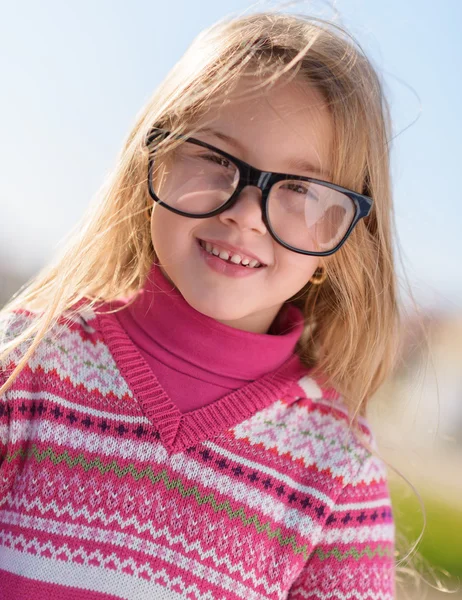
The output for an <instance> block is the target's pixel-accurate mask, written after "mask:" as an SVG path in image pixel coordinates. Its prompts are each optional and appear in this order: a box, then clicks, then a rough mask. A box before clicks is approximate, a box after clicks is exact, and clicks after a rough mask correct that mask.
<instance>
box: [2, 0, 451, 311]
mask: <svg viewBox="0 0 462 600" xmlns="http://www.w3.org/2000/svg"><path fill="white" fill-rule="evenodd" d="M2 4H3V5H2V19H1V22H0V67H1V74H2V94H1V97H0V131H1V132H2V134H1V138H0V158H1V164H2V168H1V169H0V203H1V214H2V217H3V218H2V236H1V239H0V261H2V262H3V263H5V264H7V265H8V266H9V267H10V268H16V269H17V270H18V271H19V272H20V273H21V274H22V275H23V276H29V275H30V274H31V273H33V272H34V271H35V270H37V269H38V268H39V267H40V266H41V265H42V264H44V263H45V262H46V261H47V260H48V259H49V258H50V257H51V256H52V254H53V252H54V251H55V249H56V247H57V246H58V244H59V242H60V240H61V239H62V238H63V237H64V236H65V235H66V233H67V232H68V231H69V230H70V229H71V228H72V227H73V226H74V224H75V223H76V222H77V220H78V219H79V217H80V216H81V215H82V213H83V212H84V210H85V208H86V206H87V205H88V203H89V201H90V199H91V197H92V196H93V195H94V194H95V192H96V191H97V189H98V187H99V186H100V184H101V183H102V181H103V179H104V177H105V175H106V174H107V173H108V171H109V170H110V169H111V167H112V165H113V163H114V159H115V156H116V155H117V153H118V151H119V148H120V146H121V143H122V141H123V139H124V138H125V136H126V134H127V133H128V131H129V129H130V127H131V126H132V124H133V123H134V120H135V115H136V114H137V112H138V111H139V109H140V108H141V106H142V105H143V104H144V103H145V101H146V100H147V99H148V98H149V96H150V95H151V93H152V91H153V90H154V89H155V87H156V85H157V84H158V83H159V82H160V81H161V80H162V78H163V77H164V76H165V75H166V74H167V72H168V71H169V70H170V68H171V67H172V66H173V64H174V63H175V62H176V61H177V60H178V59H179V58H180V56H181V55H182V53H183V52H184V51H185V49H186V48H187V47H188V45H189V44H190V42H191V41H192V39H193V38H194V37H195V35H197V34H198V33H199V31H200V30H201V29H202V28H204V27H205V26H208V25H210V24H211V23H213V22H214V21H215V20H217V19H219V18H221V17H223V16H225V15H227V14H230V13H240V12H242V11H244V10H258V9H260V10H263V9H265V8H268V7H273V6H274V3H265V2H259V3H254V4H252V3H250V2H244V1H240V0H231V1H229V2H227V3H225V2H217V1H214V2H211V1H210V0H196V2H191V1H190V0H189V1H187V0H181V1H180V0H170V1H169V2H166V3H160V2H156V1H155V0H154V1H152V0H151V2H147V1H145V0H131V1H130V2H126V1H109V0H79V1H78V2H77V1H74V0H72V1H67V2H60V1H51V0H42V1H41V2H33V1H31V0H29V1H27V0H25V1H21V2H14V3H13V2H8V3H6V2H4V3H2ZM292 4H294V3H292ZM333 4H334V5H335V8H336V10H337V11H338V12H339V14H340V17H339V18H340V19H341V22H342V23H343V24H344V25H346V26H347V27H348V28H349V29H350V31H351V32H352V33H353V35H355V37H356V38H357V39H358V40H359V42H360V43H361V45H362V46H363V48H364V50H365V51H366V53H367V54H368V56H370V57H371V58H372V60H373V62H374V64H375V65H376V67H377V68H378V69H379V70H380V71H381V72H382V73H383V76H384V80H385V88H386V91H387V94H388V97H389V100H390V102H391V107H392V116H393V120H394V130H395V135H396V136H397V137H396V138H395V140H394V144H393V150H392V165H393V181H394V196H395V207H396V221H397V226H398V234H399V244H400V247H401V251H402V254H403V258H404V265H405V268H406V271H407V273H408V276H409V278H410V280H411V282H412V284H413V288H414V290H415V293H416V296H417V298H418V299H419V300H420V301H421V302H422V303H424V304H427V305H433V304H436V305H439V306H444V307H447V308H449V309H460V308H461V307H462V266H461V264H460V263H461V260H462V231H461V229H462V200H461V198H462V193H461V190H460V186H461V183H460V173H461V170H462V169H461V161H462V117H461V112H460V110H461V109H460V106H461V102H460V96H461V92H462V78H461V76H460V73H461V71H462V42H461V36H460V22H461V20H462V3H461V2H459V1H458V0H442V1H441V2H438V3H435V2H430V1H429V0H406V1H405V2H404V1H403V0H400V1H398V0H388V1H387V2H381V1H378V0H337V1H336V2H332V3H327V2H322V3H321V2H298V3H296V4H294V6H293V8H291V10H295V11H296V12H303V13H308V14H316V15H319V14H322V15H324V16H327V17H332V16H333V10H332V5H333ZM416 119H417V120H416Z"/></svg>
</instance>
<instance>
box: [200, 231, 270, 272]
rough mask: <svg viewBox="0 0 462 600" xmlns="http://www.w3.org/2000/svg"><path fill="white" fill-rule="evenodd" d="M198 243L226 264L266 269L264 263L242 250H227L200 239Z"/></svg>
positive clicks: (227, 248) (228, 248)
mask: <svg viewBox="0 0 462 600" xmlns="http://www.w3.org/2000/svg"><path fill="white" fill-rule="evenodd" d="M197 239H198V243H199V245H200V246H201V248H202V249H203V250H205V251H206V252H208V253H209V254H212V255H213V256H216V257H217V258H220V259H221V260H223V261H224V262H227V263H231V264H234V265H238V266H240V267H245V268H246V269H262V268H264V267H266V266H267V265H265V264H264V263H262V262H260V261H259V260H257V259H256V258H255V257H253V256H248V255H246V254H244V253H243V252H242V251H240V250H232V249H231V248H230V247H229V246H227V247H226V248H225V247H223V246H220V245H219V244H216V243H215V242H208V241H205V240H201V239H199V238H197Z"/></svg>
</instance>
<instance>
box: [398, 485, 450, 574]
mask: <svg viewBox="0 0 462 600" xmlns="http://www.w3.org/2000/svg"><path fill="white" fill-rule="evenodd" d="M412 483H413V484H414V485H416V488H417V491H418V493H419V494H420V496H421V499H422V501H423V503H424V509H425V515H426V519H427V523H426V527H425V531H424V534H423V537H422V540H421V541H420V543H419V545H418V547H417V551H418V552H419V553H420V554H421V555H422V556H423V558H424V559H426V560H427V561H428V562H429V563H430V564H431V565H433V566H435V567H439V568H442V569H445V570H446V571H448V573H449V574H451V575H453V576H455V577H462V499H461V498H459V497H457V494H455V493H451V492H447V490H443V489H441V488H439V487H438V486H435V488H434V489H431V488H429V487H426V486H425V485H423V486H420V485H418V484H415V482H412ZM390 493H391V498H392V505H393V512H394V518H395V523H396V529H397V532H400V533H403V534H404V535H405V537H406V538H407V539H408V540H410V543H409V548H408V549H400V550H401V551H403V550H404V552H406V550H407V551H408V550H409V549H410V548H411V546H412V544H413V543H414V542H415V540H417V538H418V537H419V535H420V533H421V532H422V528H423V525H424V516H423V513H422V507H421V505H420V502H419V499H418V497H417V495H416V494H415V492H414V491H413V490H412V489H410V487H409V485H408V484H406V483H405V482H403V481H399V480H397V481H395V480H394V479H393V480H392V481H390Z"/></svg>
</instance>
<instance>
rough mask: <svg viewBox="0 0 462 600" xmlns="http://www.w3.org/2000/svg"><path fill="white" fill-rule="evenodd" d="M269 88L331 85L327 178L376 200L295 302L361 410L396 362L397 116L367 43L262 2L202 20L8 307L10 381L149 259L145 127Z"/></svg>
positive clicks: (179, 124) (126, 289) (315, 350)
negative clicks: (93, 188)
mask: <svg viewBox="0 0 462 600" xmlns="http://www.w3.org/2000/svg"><path fill="white" fill-rule="evenodd" d="M249 73H250V74H253V75H258V76H259V81H263V84H262V85H263V87H264V86H267V85H273V84H274V83H275V82H276V81H277V80H278V79H279V78H280V77H282V76H288V77H292V76H293V77H297V78H300V77H301V78H304V79H305V80H306V81H307V82H308V83H309V84H310V85H313V86H315V87H316V88H317V89H318V90H319V91H320V92H321V93H322V95H323V98H324V100H325V102H326V105H327V106H328V107H329V109H330V114H331V117H332V121H333V128H334V138H335V139H334V148H335V153H334V156H333V157H332V160H333V169H332V170H333V181H334V182H335V183H338V184H340V185H344V186H345V187H348V188H351V189H354V190H356V191H358V192H361V193H365V194H367V195H369V196H371V197H372V198H373V199H374V207H373V210H372V212H371V214H370V215H369V217H367V218H366V219H363V220H362V221H360V222H359V224H358V225H357V226H356V228H355V230H354V231H353V233H352V235H351V236H350V238H349V240H348V241H347V243H346V244H345V245H344V246H343V247H342V248H341V249H340V250H339V251H338V252H337V253H335V254H334V255H332V256H331V257H330V258H329V260H326V261H325V264H324V266H325V269H326V271H327V280H326V281H325V282H324V283H323V284H322V285H320V286H314V285H311V284H309V283H308V284H307V285H306V286H305V288H304V289H303V290H301V292H300V293H298V294H297V295H296V297H294V298H292V299H291V301H292V302H295V303H296V304H297V305H299V306H300V307H301V308H302V310H303V311H304V314H305V317H306V329H305V333H304V335H303V336H302V338H301V340H300V343H299V346H298V351H299V353H300V356H301V358H302V360H303V361H304V362H305V363H306V365H307V366H310V367H314V368H315V371H316V372H319V373H322V375H323V377H325V378H327V380H328V381H329V382H330V383H331V385H333V386H334V387H335V388H336V389H337V390H338V391H339V392H340V393H341V394H342V395H343V396H344V398H345V400H346V402H347V405H348V407H349V409H350V411H351V414H352V416H353V417H355V416H357V415H358V413H361V412H362V411H363V409H364V407H365V404H366V402H367V400H368V399H369V397H370V396H371V395H372V394H373V392H374V391H375V390H376V389H377V388H378V387H379V385H380V384H381V382H382V381H383V380H384V378H385V377H386V376H387V375H388V374H389V372H390V369H391V367H392V365H393V362H394V356H395V353H396V339H397V335H396V334H395V332H396V328H397V325H398V311H397V301H396V281H395V272H394V264H393V256H392V229H393V219H392V202H391V184H390V168H389V141H390V138H391V126H390V116H389V108H388V104H387V102H386V99H385V97H384V94H383V91H382V85H381V83H380V79H379V77H378V75H377V73H376V72H375V70H374V68H373V66H372V65H371V63H370V61H369V60H368V59H367V58H366V56H365V55H364V53H363V52H362V50H361V48H360V47H359V45H358V44H357V43H356V42H355V41H354V40H353V39H352V38H351V37H350V36H349V35H348V34H347V33H346V32H345V31H344V30H343V29H341V28H340V27H339V26H337V25H334V24H332V23H329V22H327V21H324V20H321V19H314V18H310V17H305V16H294V15H289V14H281V13H271V12H264V13H257V14H252V15H247V16H244V17H239V18H233V19H225V20H223V21H220V22H218V23H217V24H215V25H214V26H212V27H210V28H209V29H207V30H205V31H204V32H202V33H201V34H200V35H199V36H198V37H197V38H196V39H195V40H194V42H193V44H192V45H191V46H190V48H189V49H188V51H187V52H186V53H185V55H184V56H183V57H182V59H181V60H180V61H179V62H178V63H177V64H176V65H175V67H174V68H173V69H172V71H171V72H170V73H169V75H168V76H167V77H166V79H165V80H164V82H163V83H162V84H161V85H160V86H159V87H158V89H157V91H156V92H155V93H154V95H153V96H152V98H151V99H150V100H149V101H148V103H147V104H146V106H145V107H144V108H143V109H142V111H141V112H140V114H139V116H138V118H137V120H136V123H135V125H134V127H133V129H132V131H131V132H130V134H129V135H128V138H127V140H126V143H125V144H124V147H123V149H122V151H121V153H120V155H119V158H118V160H117V164H116V166H115V168H114V171H113V173H112V174H111V176H110V177H109V178H108V180H107V181H106V182H105V184H104V185H103V187H102V188H101V190H100V192H99V194H98V197H97V198H96V200H97V201H96V202H94V203H93V204H92V205H91V206H90V208H89V210H88V211H87V213H86V215H85V216H84V219H83V220H82V222H81V224H80V226H79V228H78V230H77V231H76V232H74V233H73V234H72V235H71V236H70V237H69V238H68V241H67V243H66V245H65V246H64V248H63V250H62V251H61V253H60V254H59V256H56V257H55V260H54V261H53V262H52V263H50V264H48V265H47V266H46V267H45V268H43V269H42V270H41V271H40V272H39V273H38V275H37V276H36V277H35V278H33V279H32V280H31V281H30V282H29V283H28V284H27V286H25V287H24V288H23V289H21V290H20V291H19V292H18V293H17V294H16V295H15V296H14V297H13V298H12V299H11V300H10V302H9V303H8V304H7V305H6V306H5V307H4V309H3V311H2V312H3V313H4V314H6V313H9V312H10V311H13V310H15V309H19V308H26V309H29V310H31V311H33V312H34V314H35V319H33V322H32V324H31V326H30V327H29V328H28V329H27V330H25V331H24V332H23V333H22V334H21V335H19V336H17V337H15V339H13V340H10V341H8V342H6V343H4V344H3V348H2V353H1V354H0V358H1V359H4V358H5V357H6V356H8V354H9V353H10V352H11V351H12V350H13V349H16V348H17V347H18V346H19V345H20V344H21V343H23V342H25V340H29V341H30V344H29V345H28V348H27V351H26V352H25V353H24V354H23V355H22V357H21V360H20V361H19V362H18V364H17V366H16V368H15V369H14V370H13V372H12V373H11V375H10V377H9V379H8V380H7V381H6V383H5V384H4V385H3V386H2V387H1V388H0V393H3V392H4V391H6V390H7V389H8V387H9V386H10V385H11V383H12V381H13V379H14V378H15V377H16V376H17V375H18V374H19V372H20V371H21V369H22V368H23V367H24V366H25V364H26V363H27V361H28V359H29V358H30V356H31V355H32V353H33V352H34V349H35V348H36V347H37V345H38V344H39V343H40V341H41V340H42V339H43V337H44V335H45V334H46V332H47V331H49V329H50V328H51V327H52V326H53V325H54V324H55V323H56V322H57V321H58V319H59V317H60V316H61V315H63V314H64V313H69V314H71V315H72V314H73V310H75V311H76V310H77V309H76V308H75V307H76V304H77V303H79V307H78V308H79V310H80V309H82V308H83V307H84V306H88V307H90V308H92V309H96V308H97V305H98V303H99V302H103V301H111V300H114V299H117V298H120V297H127V296H130V295H135V296H136V293H137V292H138V291H139V290H140V289H141V288H142V287H143V284H144V282H145V280H146V276H147V274H148V271H149V269H150V268H151V265H152V262H153V260H154V259H155V254H154V248H153V245H152V240H151V230H150V223H149V220H148V219H147V218H146V216H147V211H148V210H149V204H150V202H149V198H148V193H147V183H146V179H147V160H148V149H147V148H146V145H145V138H146V135H147V133H148V132H149V130H150V129H151V127H152V126H153V125H154V124H156V125H158V126H166V125H168V127H169V129H170V130H171V131H172V132H174V133H182V132H184V131H186V130H188V128H189V129H190V126H191V124H192V123H193V122H194V120H195V118H196V117H197V116H198V115H199V114H201V113H203V112H204V110H206V109H207V108H209V107H210V106H211V104H212V103H213V102H217V101H218V102H220V101H222V100H223V99H224V98H225V97H226V95H227V94H228V93H229V90H231V89H233V86H234V85H235V84H236V82H237V81H238V80H239V78H240V77H241V76H243V75H244V74H246V75H247V74H249Z"/></svg>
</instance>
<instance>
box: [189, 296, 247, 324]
mask: <svg viewBox="0 0 462 600" xmlns="http://www.w3.org/2000/svg"><path fill="white" fill-rule="evenodd" d="M184 298H185V300H186V302H187V303H188V304H189V305H190V306H192V308H194V309H195V310H197V311H198V312H200V313H202V314H203V315H205V316H207V317H210V318H211V319H215V320H216V321H237V320H240V319H243V318H244V317H246V316H248V311H244V310H243V307H242V306H236V304H235V303H232V302H229V304H228V303H227V302H223V298H216V299H214V298H213V297H211V296H210V295H208V296H207V297H203V296H202V297H199V298H197V297H190V296H189V295H188V296H184Z"/></svg>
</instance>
